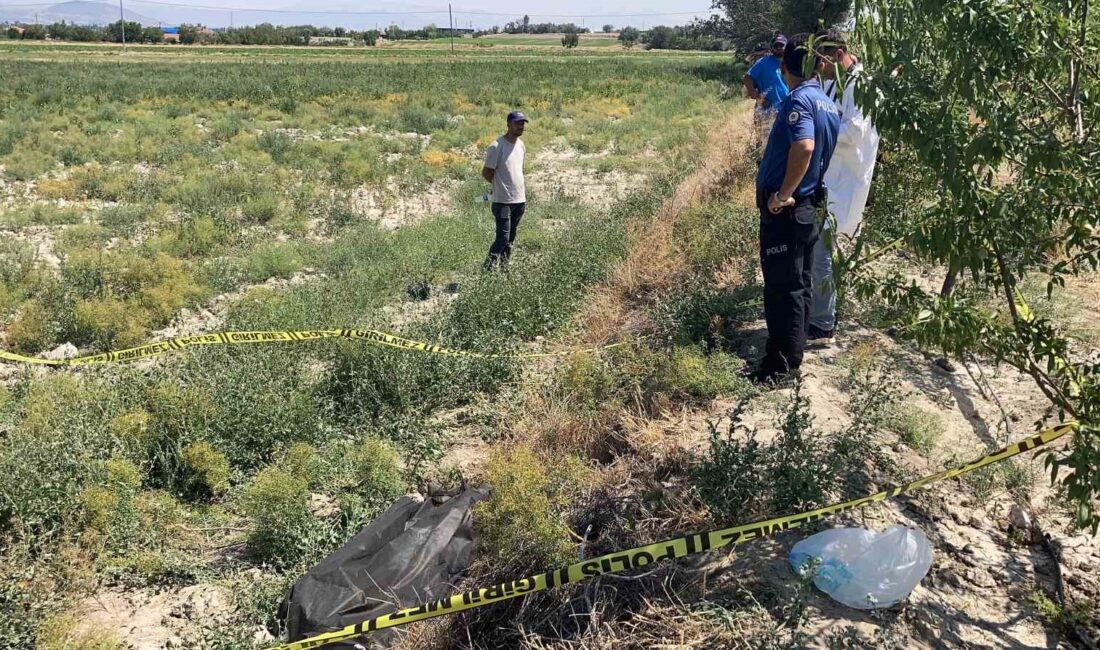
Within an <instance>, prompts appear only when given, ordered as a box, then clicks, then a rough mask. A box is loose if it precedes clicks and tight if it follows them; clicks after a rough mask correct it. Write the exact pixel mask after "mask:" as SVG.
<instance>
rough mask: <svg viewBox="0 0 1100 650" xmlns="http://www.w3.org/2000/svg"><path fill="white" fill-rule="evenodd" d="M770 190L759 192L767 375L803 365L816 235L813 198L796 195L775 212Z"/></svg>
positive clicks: (818, 232)
mask: <svg viewBox="0 0 1100 650" xmlns="http://www.w3.org/2000/svg"><path fill="white" fill-rule="evenodd" d="M773 193H774V190H773V191H758V192H757V196H756V205H757V207H758V208H760V267H761V269H762V270H763V272H764V319H765V320H766V321H767V323H768V344H767V347H766V349H765V355H764V363H763V365H762V366H761V374H762V375H764V376H770V375H775V374H782V373H785V372H787V371H789V370H795V369H797V368H798V367H799V366H801V365H802V354H803V351H804V350H805V348H806V329H807V328H808V327H809V321H810V302H811V300H812V293H811V291H812V274H811V270H812V267H813V250H814V244H815V243H816V242H817V238H818V236H819V235H820V225H819V224H818V221H817V205H816V203H817V202H816V201H815V200H814V197H806V198H802V199H796V203H795V204H794V205H793V206H790V207H787V208H784V209H783V210H782V211H780V212H779V214H772V213H771V212H770V211H769V210H768V205H767V203H768V197H769V196H771V195H772V194H773Z"/></svg>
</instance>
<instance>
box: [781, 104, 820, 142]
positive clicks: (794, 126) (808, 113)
mask: <svg viewBox="0 0 1100 650" xmlns="http://www.w3.org/2000/svg"><path fill="white" fill-rule="evenodd" d="M783 119H785V120H786V121H787V128H789V129H790V130H791V142H798V141H799V140H813V139H814V114H813V109H812V108H811V107H810V106H808V105H806V104H804V103H803V102H791V103H790V106H789V107H788V108H787V114H786V115H785V116H783Z"/></svg>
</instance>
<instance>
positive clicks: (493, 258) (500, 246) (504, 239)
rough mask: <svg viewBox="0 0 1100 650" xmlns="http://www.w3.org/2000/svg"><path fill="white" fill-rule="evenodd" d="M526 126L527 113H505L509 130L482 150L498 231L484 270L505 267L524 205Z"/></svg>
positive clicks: (525, 196) (525, 198)
mask: <svg viewBox="0 0 1100 650" xmlns="http://www.w3.org/2000/svg"><path fill="white" fill-rule="evenodd" d="M526 126H527V116H526V115H524V114H523V113H522V112H521V111H512V112H511V113H509V114H508V132H507V133H505V134H504V135H502V136H500V137H499V138H497V140H496V142H494V143H493V144H491V145H489V150H488V151H486V152H485V166H484V167H483V168H482V170H481V175H482V176H483V177H484V178H485V180H487V181H489V182H490V183H491V184H492V186H493V189H492V211H493V217H494V218H495V219H496V231H497V232H496V239H494V240H493V245H492V246H491V247H490V248H489V257H488V258H487V259H486V260H485V270H487V271H488V270H491V269H492V268H493V266H494V265H499V266H500V267H501V268H506V267H507V266H508V258H509V257H510V256H511V255H512V242H514V241H515V240H516V230H517V229H518V228H519V220H520V219H521V218H522V217H523V212H524V210H526V208H527V190H526V188H525V187H524V184H523V157H524V155H525V154H526V153H527V147H526V146H525V145H524V144H523V140H520V136H522V135H523V129H524V127H526Z"/></svg>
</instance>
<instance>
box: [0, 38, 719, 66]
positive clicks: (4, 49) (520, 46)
mask: <svg viewBox="0 0 1100 650" xmlns="http://www.w3.org/2000/svg"><path fill="white" fill-rule="evenodd" d="M494 38H495V39H496V40H493V39H494ZM525 38H527V39H530V40H531V42H530V43H519V42H517V41H520V40H524V37H520V38H512V37H507V38H501V37H484V38H478V39H471V38H464V39H455V52H456V53H457V54H459V55H461V57H462V58H473V57H477V58H478V59H479V60H480V59H496V58H518V57H537V56H544V55H546V54H548V52H547V50H548V49H549V48H550V47H551V46H554V48H553V52H552V53H553V55H554V56H555V57H556V58H563V60H576V59H581V60H583V59H589V58H597V57H599V58H604V57H616V58H618V57H660V58H662V59H669V58H674V59H692V60H694V59H698V58H710V59H723V60H726V61H729V60H731V59H732V58H733V57H732V56H731V55H730V54H729V53H716V52H691V51H679V50H668V51H661V52H650V51H647V50H644V49H642V48H640V47H635V48H630V49H625V48H622V47H618V45H619V43H618V41H616V40H614V39H603V38H599V39H591V40H593V41H598V42H599V45H598V46H597V45H588V44H586V42H585V40H584V39H582V40H581V45H580V46H579V47H577V48H573V49H568V50H567V49H565V48H563V47H562V46H561V40H560V37H557V40H551V39H548V38H543V37H542V36H526V37H525ZM605 40H606V41H609V43H604V41H605ZM121 51H122V46H121V45H119V44H116V43H61V42H43V41H5V40H0V60H4V59H8V58H11V59H14V60H21V61H28V60H43V61H51V60H65V59H80V60H86V59H89V58H100V57H103V58H111V59H117V60H121V61H131V62H132V61H146V60H150V59H154V60H162V59H163V60H172V61H213V60H227V61H251V60H256V59H282V60H313V59H316V60H325V61H343V60H347V61H361V60H364V59H366V60H379V59H382V60H388V61H391V62H409V61H415V60H416V59H417V58H418V57H449V56H451V49H450V41H449V40H444V39H437V40H435V41H414V40H408V41H393V42H388V43H384V44H381V45H378V46H375V47H280V46H267V45H255V46H249V45H235V46H216V45H191V46H181V45H148V44H140V45H127V46H126V54H125V57H122V58H120V57H119V53H120V52H121ZM564 57H569V58H568V59H564Z"/></svg>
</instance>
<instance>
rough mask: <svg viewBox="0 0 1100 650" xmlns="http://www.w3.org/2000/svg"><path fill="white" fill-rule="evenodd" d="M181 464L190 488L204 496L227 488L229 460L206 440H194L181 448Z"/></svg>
mask: <svg viewBox="0 0 1100 650" xmlns="http://www.w3.org/2000/svg"><path fill="white" fill-rule="evenodd" d="M183 465H184V467H185V468H186V471H187V474H188V481H189V483H190V485H191V488H192V490H194V491H195V492H196V493H197V494H200V495H202V496H205V497H213V496H219V495H222V494H225V492H226V491H227V490H228V489H229V460H228V459H227V458H226V457H225V454H223V453H221V452H219V451H218V450H216V449H214V447H213V446H212V445H211V444H210V443H208V442H196V443H193V444H190V445H188V446H187V447H185V448H184V450H183Z"/></svg>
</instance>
